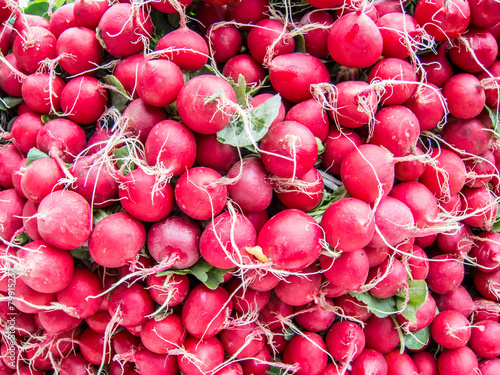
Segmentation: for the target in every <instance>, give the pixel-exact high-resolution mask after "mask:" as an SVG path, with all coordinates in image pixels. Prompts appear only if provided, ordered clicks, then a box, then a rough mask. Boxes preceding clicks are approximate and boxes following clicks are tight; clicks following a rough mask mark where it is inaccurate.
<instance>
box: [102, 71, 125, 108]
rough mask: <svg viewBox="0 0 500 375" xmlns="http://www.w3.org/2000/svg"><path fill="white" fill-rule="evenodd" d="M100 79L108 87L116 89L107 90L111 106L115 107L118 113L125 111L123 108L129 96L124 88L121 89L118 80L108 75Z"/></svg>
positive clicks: (121, 86)
mask: <svg viewBox="0 0 500 375" xmlns="http://www.w3.org/2000/svg"><path fill="white" fill-rule="evenodd" d="M102 79H103V81H104V82H106V83H107V84H108V85H110V86H112V87H114V88H115V89H116V90H109V93H110V97H111V105H112V106H113V107H115V108H116V109H117V110H118V111H120V112H123V110H124V109H125V107H126V106H127V104H128V102H129V96H128V93H127V90H125V87H123V85H122V83H121V82H120V80H119V79H118V78H116V77H115V76H114V75H111V74H109V75H107V76H104V77H103V78H102Z"/></svg>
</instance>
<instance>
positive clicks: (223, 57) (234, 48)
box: [205, 24, 243, 63]
mask: <svg viewBox="0 0 500 375" xmlns="http://www.w3.org/2000/svg"><path fill="white" fill-rule="evenodd" d="M205 38H206V39H207V41H208V44H209V46H210V51H211V54H212V58H213V59H214V60H215V62H217V63H225V62H226V61H228V60H229V59H230V58H232V57H234V56H236V55H237V54H238V52H239V51H240V49H241V45H242V42H243V38H242V36H241V34H240V31H239V30H238V29H237V28H236V26H234V25H230V24H227V25H211V26H210V27H209V28H208V29H207V31H206V32H205Z"/></svg>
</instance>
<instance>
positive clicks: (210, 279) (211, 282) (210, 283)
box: [157, 258, 230, 290]
mask: <svg viewBox="0 0 500 375" xmlns="http://www.w3.org/2000/svg"><path fill="white" fill-rule="evenodd" d="M229 271H230V270H224V269H221V268H216V267H214V266H212V265H211V264H210V263H208V262H207V261H206V260H204V259H203V258H202V259H200V260H199V261H198V262H196V263H195V264H194V265H193V266H191V267H190V268H185V269H182V270H174V269H168V270H165V271H161V272H159V273H158V274H157V276H165V275H169V274H178V275H188V274H191V275H193V276H195V277H196V278H197V279H198V280H200V281H201V282H202V283H203V284H205V285H206V286H207V287H208V288H209V289H212V290H213V289H217V287H218V286H219V285H220V284H221V283H222V282H223V281H224V275H225V274H226V273H228V272H229Z"/></svg>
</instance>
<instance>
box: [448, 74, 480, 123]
mask: <svg viewBox="0 0 500 375" xmlns="http://www.w3.org/2000/svg"><path fill="white" fill-rule="evenodd" d="M443 96H444V97H445V98H446V101H447V104H448V109H449V111H450V114H451V115H453V116H455V117H458V118H460V119H471V118H473V117H476V116H477V115H479V114H480V113H481V111H482V110H483V108H484V105H485V104H486V94H485V91H484V88H483V87H482V86H481V82H480V81H479V79H477V78H476V77H475V76H473V75H472V74H469V73H460V74H457V75H454V76H453V77H451V78H450V79H449V80H448V81H446V84H445V85H444V87H443Z"/></svg>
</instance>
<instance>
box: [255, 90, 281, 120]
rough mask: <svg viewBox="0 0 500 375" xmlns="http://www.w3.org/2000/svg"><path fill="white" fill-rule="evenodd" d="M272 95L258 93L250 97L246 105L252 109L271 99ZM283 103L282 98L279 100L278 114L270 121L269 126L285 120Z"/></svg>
mask: <svg viewBox="0 0 500 375" xmlns="http://www.w3.org/2000/svg"><path fill="white" fill-rule="evenodd" d="M273 96H274V95H273V94H259V95H255V96H254V97H253V98H252V99H250V101H249V103H248V104H249V105H248V107H249V108H250V109H251V110H252V111H253V110H254V109H255V108H257V107H259V106H261V105H262V104H264V103H265V102H266V101H267V100H269V99H271V98H272V97H273ZM285 111H286V109H285V105H284V104H283V100H281V101H280V109H279V110H278V116H276V118H275V119H274V121H273V122H271V126H273V125H274V124H277V123H278V122H281V121H284V120H285Z"/></svg>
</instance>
